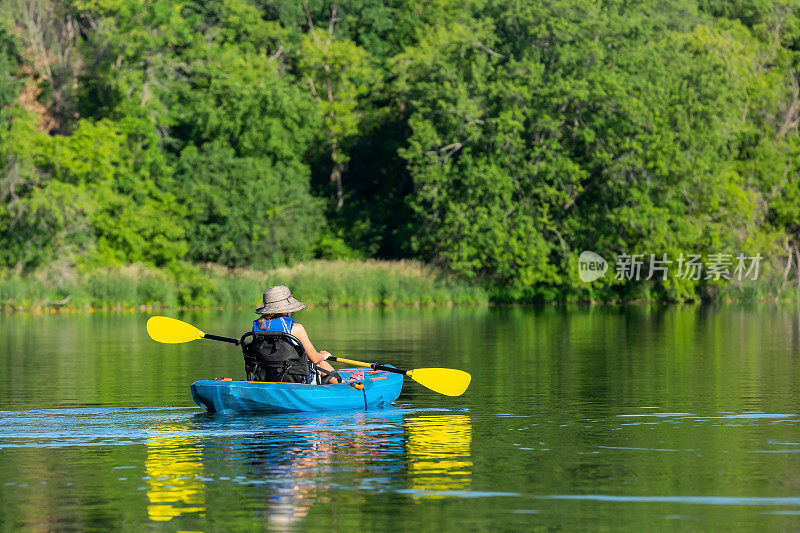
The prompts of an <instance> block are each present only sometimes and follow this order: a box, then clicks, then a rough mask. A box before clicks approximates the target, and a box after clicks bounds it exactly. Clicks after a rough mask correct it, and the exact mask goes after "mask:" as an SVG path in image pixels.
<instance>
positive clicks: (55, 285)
mask: <svg viewBox="0 0 800 533" xmlns="http://www.w3.org/2000/svg"><path fill="white" fill-rule="evenodd" d="M278 284H281V285H287V286H288V287H290V288H291V289H292V291H293V292H294V294H295V295H296V296H297V297H298V298H299V299H301V300H302V301H304V302H305V303H307V304H308V305H310V306H348V305H349V306H359V305H360V306H371V305H414V304H439V305H447V304H483V303H487V302H488V296H487V293H486V292H485V291H484V290H483V289H482V288H480V287H477V286H472V285H470V284H468V283H465V282H463V281H461V280H458V279H455V278H453V277H450V276H447V275H445V274H443V273H442V272H440V271H438V270H437V269H435V268H433V267H430V266H427V265H424V264H422V263H419V262H415V261H374V260H365V261H314V262H309V263H303V264H299V265H295V266H293V267H284V268H279V269H275V270H268V271H256V270H229V269H225V268H221V267H218V266H214V265H208V266H204V267H190V266H187V265H178V266H174V267H172V268H168V269H154V268H150V267H146V266H142V265H131V266H127V267H122V268H111V269H101V270H96V271H93V272H77V271H74V270H70V269H61V270H55V269H51V270H42V271H39V272H34V273H31V274H27V275H14V274H10V273H0V307H1V308H2V309H3V310H5V311H37V310H38V311H43V310H50V309H65V310H66V309H69V310H92V309H129V308H134V309H135V308H141V307H145V308H147V307H154V308H158V307H166V308H175V307H230V306H239V305H241V306H254V305H256V304H258V303H259V300H260V297H261V292H262V291H263V290H264V288H266V287H268V286H270V285H278Z"/></svg>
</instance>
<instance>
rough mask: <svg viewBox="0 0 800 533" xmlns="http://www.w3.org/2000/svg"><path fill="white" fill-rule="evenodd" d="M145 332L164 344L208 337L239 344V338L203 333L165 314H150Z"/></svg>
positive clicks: (213, 339)
mask: <svg viewBox="0 0 800 533" xmlns="http://www.w3.org/2000/svg"><path fill="white" fill-rule="evenodd" d="M147 334H148V335H150V338H151V339H153V340H154V341H157V342H163V343H165V344H178V343H181V342H190V341H196V340H197V339H210V340H212V341H223V342H230V343H231V344H236V345H238V344H239V339H231V338H230V337H220V336H219V335H211V334H210V333H203V332H202V331H200V330H199V329H197V328H196V327H194V326H193V325H191V324H187V323H186V322H184V321H183V320H178V319H177V318H169V317H167V316H151V317H150V318H149V319H148V320H147Z"/></svg>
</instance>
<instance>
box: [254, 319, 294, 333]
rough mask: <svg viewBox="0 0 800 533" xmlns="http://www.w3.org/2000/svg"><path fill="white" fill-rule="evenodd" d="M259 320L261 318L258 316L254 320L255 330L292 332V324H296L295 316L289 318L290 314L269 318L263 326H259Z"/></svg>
mask: <svg viewBox="0 0 800 533" xmlns="http://www.w3.org/2000/svg"><path fill="white" fill-rule="evenodd" d="M259 320H261V319H260V318H257V319H255V320H253V331H275V332H277V333H288V334H290V335H291V334H292V326H294V319H293V318H289V317H288V316H279V317H278V318H273V319H272V320H267V321H266V322H265V323H264V327H263V328H259V327H258V321H259Z"/></svg>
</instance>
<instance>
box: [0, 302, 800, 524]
mask: <svg viewBox="0 0 800 533" xmlns="http://www.w3.org/2000/svg"><path fill="white" fill-rule="evenodd" d="M180 318H183V319H185V320H187V321H189V322H191V323H193V324H195V325H197V326H198V327H200V328H201V329H203V330H204V331H207V332H209V333H216V334H220V335H227V336H238V335H239V334H241V333H243V332H244V331H245V330H246V328H247V326H248V324H249V321H250V313H249V312H248V311H214V312H196V313H186V314H184V315H182V316H180ZM296 318H297V319H298V320H299V321H301V322H302V323H303V324H304V325H305V326H306V328H307V329H308V330H309V332H310V334H311V338H312V341H314V343H315V345H316V346H317V348H319V349H327V350H329V351H331V352H332V353H334V354H335V355H341V356H345V357H350V358H353V359H361V360H370V361H379V362H388V363H393V364H395V365H397V366H401V367H406V368H419V367H427V366H444V367H452V368H461V369H464V370H467V371H469V372H471V373H472V375H473V381H472V384H471V386H470V388H469V390H468V391H467V392H466V393H465V394H464V395H463V396H461V397H458V398H449V397H443V396H439V395H437V394H435V393H433V392H431V391H428V390H427V389H425V388H423V387H421V386H419V385H417V384H415V383H413V382H410V381H409V382H407V383H406V385H405V387H404V390H403V394H402V395H401V396H400V398H399V400H398V402H397V404H396V407H394V408H391V409H386V410H382V411H370V412H354V413H319V414H282V415H248V416H211V415H208V414H205V413H204V412H203V411H201V410H200V409H198V408H197V407H195V406H194V404H193V403H192V400H191V396H190V394H189V384H190V383H191V382H192V381H194V380H197V379H201V378H209V377H212V378H213V377H233V378H240V377H242V374H243V368H242V367H243V364H242V359H241V354H240V352H238V349H237V348H236V347H233V346H230V345H227V344H222V343H215V342H212V341H195V342H193V343H189V344H184V345H159V344H156V343H155V342H153V341H151V340H149V339H148V338H147V336H146V334H145V329H144V326H145V322H146V320H147V316H146V315H143V314H95V315H90V314H86V315H54V316H44V317H41V316H33V315H4V316H0V528H2V529H3V530H18V529H31V530H53V529H58V530H62V529H80V530H92V529H109V528H112V529H128V530H143V529H153V530H160V529H164V530H169V531H177V530H191V531H214V530H217V531H222V530H238V531H252V530H259V529H271V530H307V529H316V528H319V527H327V528H332V529H334V530H344V529H345V528H348V529H349V528H354V529H355V530H376V531H379V530H391V531H395V530H417V531H431V530H437V531H439V530H442V531H474V530H508V531H516V530H523V529H526V530H527V529H534V530H535V529H536V528H538V529H541V530H556V529H563V530H579V529H585V530H620V529H627V530H634V529H635V530H637V531H638V530H658V531H661V530H673V529H677V530H705V531H708V530H753V529H766V530H796V529H798V528H800V392H798V385H800V316H799V315H798V313H797V311H796V310H794V309H782V308H780V307H774V306H754V307H666V308H657V307H628V308H616V307H604V308H577V307H576V308H569V309H559V308H544V309H536V308H455V309H450V308H433V309H431V308H405V309H389V310H335V311H327V310H306V311H303V312H301V313H298V314H297V315H296Z"/></svg>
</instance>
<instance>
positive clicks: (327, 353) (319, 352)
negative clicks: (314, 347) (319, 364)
mask: <svg viewBox="0 0 800 533" xmlns="http://www.w3.org/2000/svg"><path fill="white" fill-rule="evenodd" d="M317 353H318V354H320V355H321V356H322V360H323V361H325V360H326V359H327V358H328V357H330V356H331V354H330V352H326V351H325V350H320V351H318V352H317Z"/></svg>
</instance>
